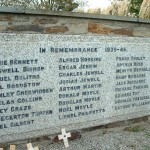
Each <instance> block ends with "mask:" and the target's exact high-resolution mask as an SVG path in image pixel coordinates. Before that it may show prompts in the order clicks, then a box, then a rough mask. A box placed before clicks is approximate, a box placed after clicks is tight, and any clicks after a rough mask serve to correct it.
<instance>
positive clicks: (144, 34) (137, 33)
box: [133, 29, 150, 37]
mask: <svg viewBox="0 0 150 150" xmlns="http://www.w3.org/2000/svg"><path fill="white" fill-rule="evenodd" d="M133 35H134V36H140V37H150V30H148V29H142V30H139V29H135V30H134V31H133Z"/></svg>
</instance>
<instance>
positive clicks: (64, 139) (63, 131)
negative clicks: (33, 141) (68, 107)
mask: <svg viewBox="0 0 150 150" xmlns="http://www.w3.org/2000/svg"><path fill="white" fill-rule="evenodd" d="M61 132H62V135H58V138H59V140H63V141H64V145H65V147H66V148H67V147H69V144H68V138H69V137H71V134H70V132H69V133H66V130H65V128H63V129H61Z"/></svg>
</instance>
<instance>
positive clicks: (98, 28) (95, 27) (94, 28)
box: [88, 23, 113, 34]
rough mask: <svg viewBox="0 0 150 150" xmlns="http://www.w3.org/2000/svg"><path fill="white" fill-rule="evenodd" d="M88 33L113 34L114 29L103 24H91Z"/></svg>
mask: <svg viewBox="0 0 150 150" xmlns="http://www.w3.org/2000/svg"><path fill="white" fill-rule="evenodd" d="M88 31H89V32H92V33H97V34H109V33H112V31H113V29H112V28H110V27H107V26H104V25H103V24H98V23H89V25H88Z"/></svg>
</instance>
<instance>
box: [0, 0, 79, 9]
mask: <svg viewBox="0 0 150 150" xmlns="http://www.w3.org/2000/svg"><path fill="white" fill-rule="evenodd" d="M0 6H12V7H15V6H19V7H23V8H31V9H49V10H60V11H61V10H62V11H73V10H74V9H76V8H77V7H78V6H79V3H78V2H75V0H1V1H0Z"/></svg>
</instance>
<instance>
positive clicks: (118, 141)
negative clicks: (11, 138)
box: [17, 122, 150, 150]
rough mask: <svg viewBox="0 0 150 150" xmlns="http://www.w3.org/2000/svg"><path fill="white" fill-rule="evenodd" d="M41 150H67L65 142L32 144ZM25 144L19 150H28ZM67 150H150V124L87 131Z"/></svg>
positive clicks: (19, 146) (70, 144)
mask: <svg viewBox="0 0 150 150" xmlns="http://www.w3.org/2000/svg"><path fill="white" fill-rule="evenodd" d="M32 145H33V146H34V147H35V146H38V147H39V150H66V149H65V148H64V145H63V141H60V142H58V143H51V142H50V141H42V142H40V143H32ZM26 149H27V148H26V147H25V144H21V145H17V150H26ZM67 150H150V122H146V123H140V124H133V125H130V126H123V127H120V128H118V127H117V128H111V129H97V130H93V131H85V132H83V133H82V134H81V138H80V139H78V140H73V141H70V140H69V148H67Z"/></svg>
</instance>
